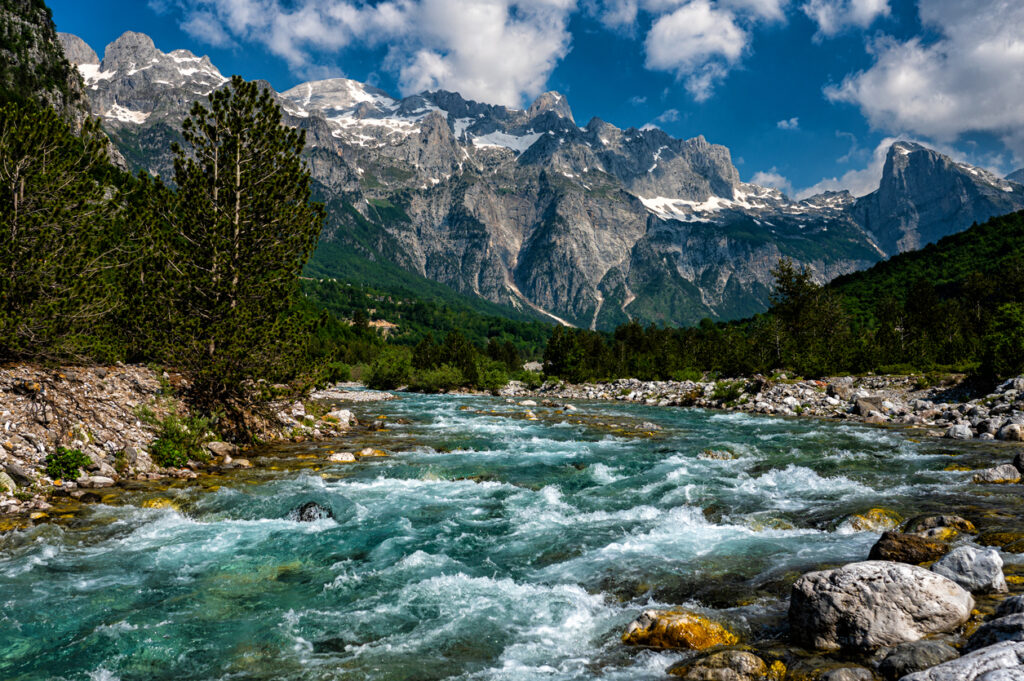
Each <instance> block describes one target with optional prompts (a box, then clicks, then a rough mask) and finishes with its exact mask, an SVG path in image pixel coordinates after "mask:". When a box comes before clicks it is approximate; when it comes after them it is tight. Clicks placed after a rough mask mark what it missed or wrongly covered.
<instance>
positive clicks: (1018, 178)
mask: <svg viewBox="0 0 1024 681" xmlns="http://www.w3.org/2000/svg"><path fill="white" fill-rule="evenodd" d="M1006 179H1007V180H1009V181H1010V182H1016V183H1017V184H1024V168H1021V169H1020V170H1014V171H1013V172H1012V173H1010V174H1009V175H1007V176H1006Z"/></svg>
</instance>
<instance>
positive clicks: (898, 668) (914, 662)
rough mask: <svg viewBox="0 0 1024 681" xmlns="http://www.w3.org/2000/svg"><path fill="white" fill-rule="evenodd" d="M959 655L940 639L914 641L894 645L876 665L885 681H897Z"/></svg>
mask: <svg viewBox="0 0 1024 681" xmlns="http://www.w3.org/2000/svg"><path fill="white" fill-rule="evenodd" d="M958 657H960V653H958V652H957V651H956V649H955V648H953V646H951V645H949V644H947V643H943V642H942V641H914V642H913V643H904V644H903V645H900V646H896V648H895V649H893V650H892V652H890V653H889V654H888V655H886V656H885V658H884V659H883V660H882V661H881V663H879V665H878V673H879V674H881V675H882V678H883V679H885V681H897V679H901V678H903V677H904V676H906V675H907V674H913V673H914V672H919V671H922V670H924V669H930V668H931V667H934V666H935V665H939V664H942V663H943V662H949V661H950V660H955V659H956V658H958Z"/></svg>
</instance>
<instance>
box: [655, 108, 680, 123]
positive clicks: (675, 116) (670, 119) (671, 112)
mask: <svg viewBox="0 0 1024 681" xmlns="http://www.w3.org/2000/svg"><path fill="white" fill-rule="evenodd" d="M654 120H655V121H657V122H658V123H675V122H676V121H678V120H679V109H667V110H665V111H662V112H661V115H660V116H658V117H657V118H655V119H654Z"/></svg>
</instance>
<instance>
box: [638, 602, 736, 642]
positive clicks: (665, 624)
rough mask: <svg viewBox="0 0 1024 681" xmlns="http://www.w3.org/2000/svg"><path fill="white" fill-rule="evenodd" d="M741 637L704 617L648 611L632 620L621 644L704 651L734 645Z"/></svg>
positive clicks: (672, 612)
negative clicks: (714, 647)
mask: <svg viewBox="0 0 1024 681" xmlns="http://www.w3.org/2000/svg"><path fill="white" fill-rule="evenodd" d="M738 641H739V637H738V636H736V634H734V633H732V632H731V631H729V630H728V629H726V628H725V627H724V626H723V625H721V624H719V623H718V622H715V621H713V620H711V619H709V618H707V617H705V616H704V615H700V614H698V613H694V612H687V611H685V610H647V611H645V612H643V613H642V614H641V615H640V617H638V618H636V619H635V620H633V622H631V623H630V625H629V627H628V628H627V629H626V633H625V634H623V635H622V642H623V643H625V644H627V645H635V646H647V647H650V648H683V649H687V650H704V649H706V648H710V647H712V646H718V645H733V644H735V643H737V642H738Z"/></svg>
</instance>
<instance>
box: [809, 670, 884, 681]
mask: <svg viewBox="0 0 1024 681" xmlns="http://www.w3.org/2000/svg"><path fill="white" fill-rule="evenodd" d="M818 681H875V675H874V674H872V673H871V670H870V669H865V668H864V667H840V668H839V669H830V670H828V671H827V672H825V673H824V674H822V675H821V676H819V677H818Z"/></svg>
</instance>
